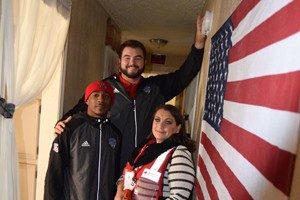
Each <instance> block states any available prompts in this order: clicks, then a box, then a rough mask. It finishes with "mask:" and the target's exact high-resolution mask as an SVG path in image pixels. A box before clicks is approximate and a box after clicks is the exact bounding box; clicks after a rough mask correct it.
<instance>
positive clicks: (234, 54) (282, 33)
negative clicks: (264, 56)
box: [229, 0, 300, 63]
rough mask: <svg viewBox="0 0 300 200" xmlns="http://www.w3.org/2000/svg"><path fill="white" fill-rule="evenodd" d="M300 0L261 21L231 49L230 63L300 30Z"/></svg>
mask: <svg viewBox="0 0 300 200" xmlns="http://www.w3.org/2000/svg"><path fill="white" fill-rule="evenodd" d="M293 19H300V1H299V0H297V1H293V2H292V3H290V4H288V5H287V6H285V7H284V8H282V9H281V10H279V11H278V12H276V13H275V14H274V15H273V16H271V17H270V18H269V19H267V20H266V21H264V22H263V23H261V24H260V25H259V26H257V27H256V28H255V29H254V30H252V31H251V32H250V33H249V34H247V35H246V36H245V37H244V38H243V39H242V40H240V41H239V42H237V43H236V44H235V45H234V46H233V47H232V48H231V49H230V50H229V63H232V62H234V61H237V60H240V59H242V58H244V57H246V56H248V55H250V54H252V53H254V52H256V51H258V50H260V49H262V48H264V47H266V46H269V45H271V44H273V43H275V42H277V41H280V40H282V39H284V38H287V37H288V36H290V35H292V34H294V33H297V32H299V30H300V22H299V20H293Z"/></svg>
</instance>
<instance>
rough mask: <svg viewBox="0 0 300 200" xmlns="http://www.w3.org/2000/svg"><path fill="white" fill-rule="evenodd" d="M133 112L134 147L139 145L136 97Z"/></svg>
mask: <svg viewBox="0 0 300 200" xmlns="http://www.w3.org/2000/svg"><path fill="white" fill-rule="evenodd" d="M133 114H134V127H135V130H134V131H135V132H134V147H137V119H136V103H135V99H134V100H133Z"/></svg>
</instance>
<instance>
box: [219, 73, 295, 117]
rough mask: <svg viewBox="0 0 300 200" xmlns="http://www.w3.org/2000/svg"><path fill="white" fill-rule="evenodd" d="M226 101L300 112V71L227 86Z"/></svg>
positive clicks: (229, 83)
mask: <svg viewBox="0 0 300 200" xmlns="http://www.w3.org/2000/svg"><path fill="white" fill-rule="evenodd" d="M224 98H225V99H226V100H229V101H234V102H239V103H246V104H251V105H259V106H265V107H268V108H273V109H279V110H286V111H291V112H300V110H299V109H300V108H299V100H300V71H296V72H290V73H286V74H278V75H271V76H263V77H258V78H251V79H247V80H243V81H234V82H228V83H227V84H226V92H225V97H224Z"/></svg>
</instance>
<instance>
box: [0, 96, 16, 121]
mask: <svg viewBox="0 0 300 200" xmlns="http://www.w3.org/2000/svg"><path fill="white" fill-rule="evenodd" d="M14 112H15V105H14V104H12V103H6V100H5V99H4V98H2V97H1V96H0V115H2V116H3V117H5V118H12V117H13V115H14Z"/></svg>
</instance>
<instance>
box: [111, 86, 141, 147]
mask: <svg viewBox="0 0 300 200" xmlns="http://www.w3.org/2000/svg"><path fill="white" fill-rule="evenodd" d="M115 89H117V91H118V93H119V94H121V95H122V96H123V97H124V98H125V99H127V100H128V101H129V102H131V100H130V99H129V98H128V97H127V96H126V95H125V94H124V93H123V92H122V91H120V90H118V88H116V87H115ZM133 115H134V147H137V118H136V101H135V99H134V100H133Z"/></svg>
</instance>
